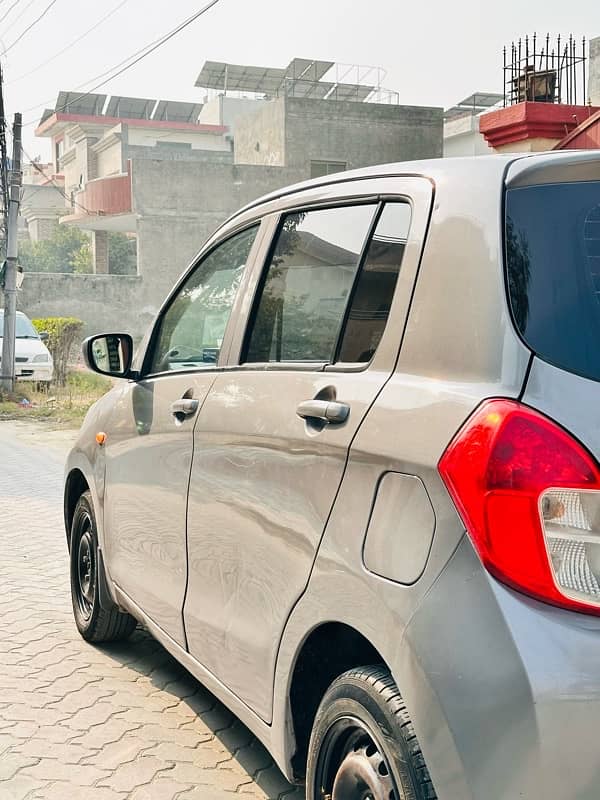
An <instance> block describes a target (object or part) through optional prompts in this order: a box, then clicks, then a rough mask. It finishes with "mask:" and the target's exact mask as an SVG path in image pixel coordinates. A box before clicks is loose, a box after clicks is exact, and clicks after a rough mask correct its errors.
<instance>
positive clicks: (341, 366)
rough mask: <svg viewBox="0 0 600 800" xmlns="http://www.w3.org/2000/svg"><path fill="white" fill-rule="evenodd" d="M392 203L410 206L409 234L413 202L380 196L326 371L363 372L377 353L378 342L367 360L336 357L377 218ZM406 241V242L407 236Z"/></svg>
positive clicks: (342, 339)
mask: <svg viewBox="0 0 600 800" xmlns="http://www.w3.org/2000/svg"><path fill="white" fill-rule="evenodd" d="M392 203H402V204H403V205H406V206H408V207H409V208H410V221H409V226H408V231H409V235H410V229H411V227H412V224H413V213H414V208H413V204H412V202H411V200H410V199H409V198H408V197H405V198H404V197H403V198H400V197H397V198H388V197H381V198H380V201H379V207H378V209H377V214H376V215H375V218H374V220H373V227H372V229H371V230H370V231H369V236H368V238H367V240H366V242H365V247H364V252H363V254H362V257H361V261H360V266H359V269H358V271H357V273H356V275H355V277H354V284H353V285H352V291H351V298H350V302H349V303H348V305H347V307H346V313H345V314H344V321H343V324H342V327H341V328H340V331H339V336H338V343H337V347H336V349H335V360H334V361H333V363H332V364H328V365H327V366H326V367H325V369H326V371H327V372H364V371H365V370H366V369H368V368H369V365H370V364H371V362H372V361H373V359H374V358H375V356H376V354H377V349H378V347H379V344H378V345H377V347H376V348H375V350H374V351H373V355H372V356H371V358H370V359H369V360H368V361H338V358H339V355H340V351H341V348H342V343H343V341H344V334H345V332H346V326H347V324H348V319H349V317H350V310H351V307H352V301H353V300H354V295H355V292H356V289H357V288H358V281H359V278H360V275H361V273H362V270H363V267H364V265H365V261H366V259H367V255H368V253H369V248H370V246H371V244H372V241H373V236H374V235H375V232H376V231H377V226H378V224H379V220H380V219H381V216H382V214H383V212H384V210H385V207H386V206H387V205H391V204H392ZM406 241H407V242H408V236H407V239H406ZM402 261H404V253H402ZM402 261H401V262H400V267H399V269H398V278H399V277H400V272H401V270H402ZM397 285H398V279H396V286H397ZM396 286H394V294H396ZM394 294H393V295H392V302H393V300H394ZM391 310H392V303H390V313H391ZM389 317H390V314H388V317H387V319H386V321H385V325H384V328H383V334H382V338H383V335H384V334H385V330H386V328H387V323H388V319H389Z"/></svg>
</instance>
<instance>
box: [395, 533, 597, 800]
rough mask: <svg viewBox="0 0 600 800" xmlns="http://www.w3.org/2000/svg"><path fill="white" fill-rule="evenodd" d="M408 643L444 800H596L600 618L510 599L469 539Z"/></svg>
mask: <svg viewBox="0 0 600 800" xmlns="http://www.w3.org/2000/svg"><path fill="white" fill-rule="evenodd" d="M406 644H407V645H409V648H410V651H411V653H412V673H413V675H414V676H415V679H414V684H413V686H412V687H411V688H412V692H411V694H412V695H413V696H412V698H411V699H412V706H411V712H412V713H413V716H415V717H416V718H417V719H415V723H416V725H417V733H418V735H419V737H420V739H421V745H422V746H423V750H424V753H425V756H426V759H427V762H428V765H429V767H430V771H431V773H432V778H433V782H434V785H435V787H436V790H437V793H438V798H439V800H467V798H471V799H472V800H481V798H483V797H485V798H486V800H515V799H516V798H520V800H539V799H540V798H542V797H543V798H544V800H575V798H577V800H597V798H598V797H599V796H600V761H599V760H598V738H597V737H598V720H600V618H597V617H592V616H587V615H583V614H578V613H576V612H571V611H563V610H561V609H558V608H553V607H551V606H547V605H545V604H543V603H539V602H537V601H534V600H531V599H529V598H527V597H525V596H523V595H520V594H518V593H517V592H513V591H512V590H510V589H507V588H506V587H504V586H502V585H501V584H499V583H498V582H496V581H495V580H493V579H492V578H491V577H490V576H489V575H488V574H487V573H486V572H485V570H484V569H483V568H482V566H481V564H480V562H479V560H478V558H477V556H476V554H475V553H474V551H473V548H472V546H471V544H470V542H469V540H468V539H467V538H466V537H465V538H464V539H463V541H462V543H461V545H460V546H459V548H458V549H457V551H456V553H455V554H454V556H453V558H452V559H451V560H450V562H449V563H448V565H447V567H446V569H445V570H444V571H443V572H442V574H441V575H440V577H439V579H438V581H437V582H436V583H435V584H434V586H433V587H432V590H431V592H430V593H429V594H428V596H427V597H426V598H425V600H424V602H423V604H422V606H421V607H420V609H419V610H418V611H417V613H416V614H415V615H414V617H413V619H412V620H411V622H410V624H409V626H408V628H407V632H406Z"/></svg>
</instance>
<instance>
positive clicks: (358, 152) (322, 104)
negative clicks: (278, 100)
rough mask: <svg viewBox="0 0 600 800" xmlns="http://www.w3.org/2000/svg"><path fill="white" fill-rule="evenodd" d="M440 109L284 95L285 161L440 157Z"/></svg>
mask: <svg viewBox="0 0 600 800" xmlns="http://www.w3.org/2000/svg"><path fill="white" fill-rule="evenodd" d="M442 131H443V110H442V109H441V108H422V107H414V106H398V105H387V104H379V103H352V102H337V101H330V100H304V99H299V98H293V97H289V98H287V99H286V118H285V151H286V158H285V163H286V165H287V166H288V167H302V168H305V169H309V168H310V161H311V160H315V161H329V160H331V161H345V162H346V164H347V168H348V169H355V168H358V167H366V166H371V165H373V164H385V163H388V162H393V161H410V160H413V159H418V158H433V157H437V156H441V155H442Z"/></svg>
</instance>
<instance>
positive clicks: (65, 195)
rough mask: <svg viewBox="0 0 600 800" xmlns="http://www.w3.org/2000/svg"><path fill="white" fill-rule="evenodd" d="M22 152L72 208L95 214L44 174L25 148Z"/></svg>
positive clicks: (49, 176) (22, 148)
mask: <svg viewBox="0 0 600 800" xmlns="http://www.w3.org/2000/svg"><path fill="white" fill-rule="evenodd" d="M21 151H22V152H23V154H24V155H25V156H27V158H28V159H29V163H30V164H31V166H32V167H33V168H34V170H36V172H39V173H40V175H43V176H44V178H46V180H48V181H50V183H51V184H52V186H54V188H55V189H56V191H57V192H58V193H59V194H61V195H62V196H63V197H64V198H65V200H66V201H67V202H68V203H69V204H70V205H71V206H77V207H78V208H81V209H82V211H85V213H86V214H93V212H92V211H90V210H89V208H86V207H85V206H84V205H82V204H81V203H78V202H77V200H75V198H73V197H69V195H68V194H67V193H66V192H65V190H64V189H63V187H62V186H60V185H59V184H58V183H56V181H55V180H54V178H53V177H52V176H51V175H48V174H47V173H46V172H44V170H43V169H42V168H41V167H40V165H39V164H38V163H37V162H36V161H34V160H33V159H32V158H31V156H30V155H29V154H28V153H27V151H26V150H25V148H24V147H23V146H21Z"/></svg>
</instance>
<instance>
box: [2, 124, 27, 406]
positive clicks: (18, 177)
mask: <svg viewBox="0 0 600 800" xmlns="http://www.w3.org/2000/svg"><path fill="white" fill-rule="evenodd" d="M22 180H23V175H22V173H21V115H20V114H15V122H14V125H13V158H12V171H11V175H10V190H9V203H8V230H7V238H8V242H7V247H6V266H5V270H4V332H3V339H2V373H1V377H0V386H1V387H2V389H4V390H5V391H9V392H12V391H13V390H14V383H15V333H16V325H17V256H18V242H17V218H18V216H19V202H20V198H21V184H22Z"/></svg>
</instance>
